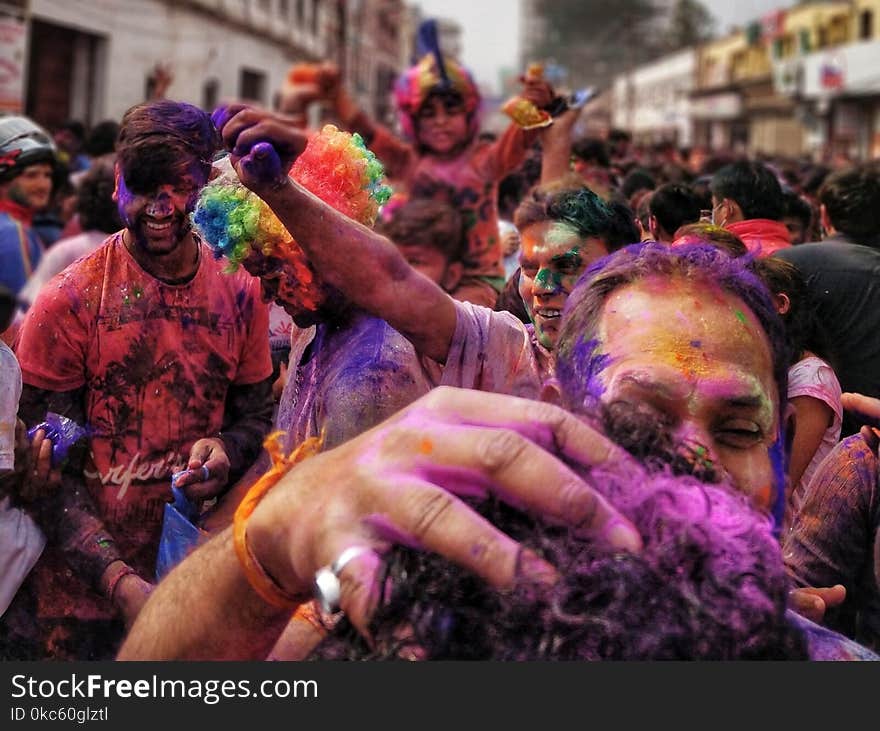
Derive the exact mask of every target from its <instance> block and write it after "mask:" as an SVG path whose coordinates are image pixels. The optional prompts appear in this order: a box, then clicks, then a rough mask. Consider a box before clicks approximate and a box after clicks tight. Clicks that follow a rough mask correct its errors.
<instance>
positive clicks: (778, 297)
mask: <svg viewBox="0 0 880 731" xmlns="http://www.w3.org/2000/svg"><path fill="white" fill-rule="evenodd" d="M773 301H774V302H775V304H776V311H777V312H778V313H779V314H780V315H787V314H788V312H789V310H790V309H791V300H790V299H789V297H788V295H787V294H785V292H777V293H776V294H775V295H774V296H773Z"/></svg>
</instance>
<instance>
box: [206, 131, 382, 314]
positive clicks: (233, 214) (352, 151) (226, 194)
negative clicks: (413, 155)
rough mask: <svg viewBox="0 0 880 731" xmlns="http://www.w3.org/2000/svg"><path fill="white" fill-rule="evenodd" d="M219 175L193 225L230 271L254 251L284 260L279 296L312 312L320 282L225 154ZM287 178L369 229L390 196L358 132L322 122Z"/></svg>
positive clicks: (304, 256) (319, 291) (376, 162)
mask: <svg viewBox="0 0 880 731" xmlns="http://www.w3.org/2000/svg"><path fill="white" fill-rule="evenodd" d="M218 167H219V168H220V169H221V175H220V176H218V177H217V178H215V179H214V180H212V181H211V182H210V183H209V184H208V185H206V186H205V187H204V188H203V189H202V192H201V194H200V195H199V201H198V204H197V205H196V209H195V211H194V212H193V214H192V219H193V223H194V225H195V226H196V228H197V229H198V231H199V232H200V234H201V235H202V237H203V239H204V240H205V242H206V243H207V244H208V245H209V246H210V247H211V248H212V249H213V250H214V254H215V256H217V257H220V256H225V257H226V258H227V259H228V260H229V262H230V267H231V269H232V270H234V269H235V268H237V266H238V265H239V264H240V263H241V262H242V261H244V260H245V259H247V258H248V257H250V256H251V255H252V254H254V253H259V254H262V255H263V256H274V257H277V258H280V259H283V260H284V261H286V262H287V263H288V264H289V265H290V266H289V268H288V273H289V275H290V276H289V277H288V281H287V282H286V284H282V287H281V288H280V289H279V296H281V297H282V298H284V299H285V300H287V301H288V302H292V303H293V302H295V303H297V304H300V305H301V306H303V307H305V308H306V309H309V310H315V309H317V307H318V305H319V304H320V302H321V300H322V299H323V295H322V293H321V287H322V283H321V281H320V279H319V277H318V275H317V273H316V272H315V271H314V269H312V267H311V265H310V264H309V262H308V259H307V258H306V255H305V252H303V250H302V249H301V248H300V247H299V245H298V244H297V243H296V241H295V240H294V239H293V237H292V236H291V235H290V233H289V232H288V231H287V229H286V228H285V227H284V224H282V223H281V221H280V220H278V217H277V216H276V215H275V213H274V212H273V211H272V209H271V208H269V206H268V205H267V204H266V203H265V202H264V201H263V200H262V199H261V198H260V197H259V196H257V195H256V194H255V193H253V192H252V191H250V190H249V189H248V188H246V187H245V186H244V185H242V183H241V181H240V180H239V179H238V175H237V174H236V172H235V170H234V169H233V168H232V165H231V164H230V163H229V159H228V158H226V159H225V160H223V161H221V163H219V164H218ZM290 177H291V178H293V180H295V181H296V182H297V183H299V184H300V185H302V186H303V187H304V188H306V189H307V190H308V191H310V192H311V193H313V194H314V195H316V196H317V197H318V198H320V199H321V200H323V201H324V202H325V203H327V204H328V205H331V206H333V208H335V209H336V210H337V211H340V212H341V213H344V214H345V215H346V216H348V217H349V218H352V219H354V220H355V221H358V222H359V223H362V224H364V225H365V226H372V225H373V224H374V223H375V221H376V216H377V215H378V212H379V207H380V206H381V205H382V204H383V203H385V201H387V200H388V198H390V197H391V189H390V188H389V187H388V186H387V185H385V183H384V170H383V168H382V164H381V163H380V162H379V161H378V160H377V159H376V156H375V155H374V154H373V153H372V152H370V150H368V149H367V148H366V146H365V145H364V141H363V140H362V139H361V137H360V135H357V134H354V135H352V134H348V133H347V132H341V131H340V130H338V129H337V128H336V127H334V126H333V125H326V126H325V127H324V128H323V129H322V130H321V131H320V132H319V133H318V134H316V135H315V136H314V137H312V139H311V140H310V141H309V143H308V145H307V146H306V149H305V150H304V151H303V152H302V154H301V155H300V156H299V157H298V158H297V160H296V162H295V163H294V164H293V167H291V169H290Z"/></svg>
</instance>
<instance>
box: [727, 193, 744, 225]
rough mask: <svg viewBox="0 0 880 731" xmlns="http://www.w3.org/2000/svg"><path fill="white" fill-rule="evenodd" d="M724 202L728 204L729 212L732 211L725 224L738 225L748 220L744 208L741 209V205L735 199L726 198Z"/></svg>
mask: <svg viewBox="0 0 880 731" xmlns="http://www.w3.org/2000/svg"><path fill="white" fill-rule="evenodd" d="M724 202H725V203H726V204H727V210H729V211H730V216H729V217H728V219H727V221H726V222H725V223H736V222H738V221H745V220H746V217H745V215H744V214H743V210H742V208H740V207H739V203H737V202H736V201H735V200H733V198H725V199H724Z"/></svg>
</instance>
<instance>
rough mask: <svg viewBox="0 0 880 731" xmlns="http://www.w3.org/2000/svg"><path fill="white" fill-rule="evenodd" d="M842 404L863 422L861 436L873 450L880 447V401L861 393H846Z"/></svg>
mask: <svg viewBox="0 0 880 731" xmlns="http://www.w3.org/2000/svg"><path fill="white" fill-rule="evenodd" d="M840 402H841V404H842V405H843V408H844V409H846V410H847V411H850V412H852V413H853V414H855V415H856V416H857V417H858V418H859V419H861V420H862V422H863V423H864V426H863V427H862V429H861V432H860V433H861V435H862V437H863V438H864V440H865V441H866V442H867V443H868V445H870V446H871V448H872V449H875V450H876V449H877V448H878V446H880V428H878V427H880V399H875V398H871V397H870V396H863V395H862V394H860V393H844V394H842V395H841V398H840Z"/></svg>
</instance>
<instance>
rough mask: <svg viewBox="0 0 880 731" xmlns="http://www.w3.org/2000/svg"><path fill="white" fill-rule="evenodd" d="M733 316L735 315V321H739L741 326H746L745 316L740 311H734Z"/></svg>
mask: <svg viewBox="0 0 880 731" xmlns="http://www.w3.org/2000/svg"><path fill="white" fill-rule="evenodd" d="M733 314H734V315H736V319H737V320H739V321H740V322H741V323H742V324H743V325H748V320H746V316H745V315H744V314H743V311H742V310H734V311H733Z"/></svg>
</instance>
